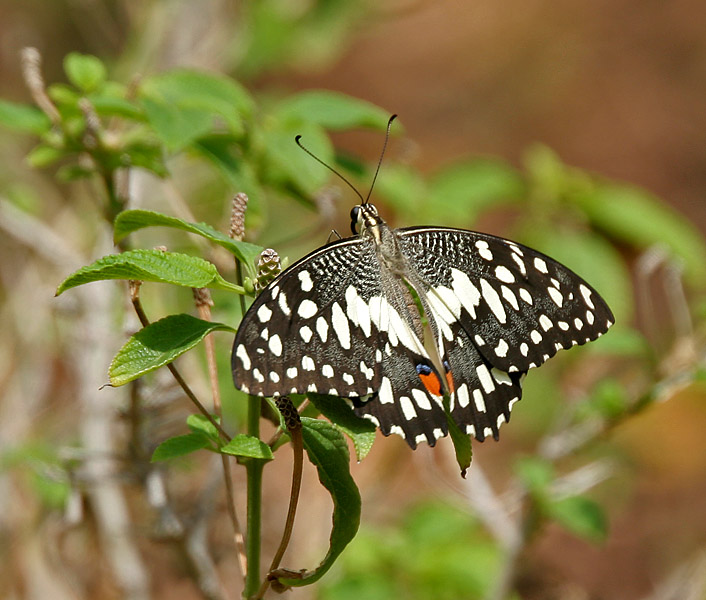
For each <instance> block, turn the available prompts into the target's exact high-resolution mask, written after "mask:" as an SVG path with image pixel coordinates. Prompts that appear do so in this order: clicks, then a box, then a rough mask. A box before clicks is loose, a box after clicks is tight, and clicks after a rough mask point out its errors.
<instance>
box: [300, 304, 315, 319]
mask: <svg viewBox="0 0 706 600" xmlns="http://www.w3.org/2000/svg"><path fill="white" fill-rule="evenodd" d="M318 310H319V308H318V306H316V304H315V303H314V302H312V301H311V300H302V301H301V304H300V305H299V308H298V309H297V314H298V315H299V316H300V317H301V318H302V319H310V318H311V317H313V316H314V315H315V314H316V313H317V311H318Z"/></svg>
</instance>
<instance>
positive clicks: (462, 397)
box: [456, 383, 471, 408]
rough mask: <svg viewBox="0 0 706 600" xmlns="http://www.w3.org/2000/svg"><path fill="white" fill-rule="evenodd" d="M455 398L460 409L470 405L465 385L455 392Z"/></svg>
mask: <svg viewBox="0 0 706 600" xmlns="http://www.w3.org/2000/svg"><path fill="white" fill-rule="evenodd" d="M456 398H457V400H458V405H459V406H460V407H461V408H466V407H467V406H468V405H469V404H470V403H471V399H470V398H469V397H468V386H467V385H466V384H465V383H464V384H463V385H462V386H461V387H460V388H458V389H457V390H456Z"/></svg>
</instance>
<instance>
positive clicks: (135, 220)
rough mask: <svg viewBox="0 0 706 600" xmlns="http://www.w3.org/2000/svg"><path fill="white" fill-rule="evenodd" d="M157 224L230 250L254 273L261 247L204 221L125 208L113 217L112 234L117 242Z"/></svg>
mask: <svg viewBox="0 0 706 600" xmlns="http://www.w3.org/2000/svg"><path fill="white" fill-rule="evenodd" d="M157 226H161V227H172V228H174V229H181V230H182V231H188V232H189V233H195V234H196V235H200V236H201V237H204V238H206V239H207V240H209V241H211V242H214V243H215V244H218V245H219V246H222V247H223V248H225V249H226V250H229V251H230V252H232V253H233V254H234V255H235V257H236V258H237V259H238V260H239V261H240V262H241V263H243V265H245V267H246V268H247V269H248V273H249V275H250V276H251V277H254V276H255V275H256V270H255V262H256V261H257V258H258V256H260V253H261V252H262V250H263V249H262V247H261V246H257V245H255V244H250V243H249V242H240V241H237V240H233V239H231V238H229V237H228V236H227V235H225V234H223V233H221V232H220V231H218V230H217V229H214V228H213V227H211V226H210V225H207V224H206V223H188V222H187V221H182V220H181V219H178V218H176V217H170V216H167V215H163V214H161V213H157V212H152V211H149V210H126V211H123V212H121V213H120V214H119V215H118V216H117V218H116V219H115V224H114V233H113V235H114V237H115V241H116V242H118V241H120V240H122V239H123V238H124V237H125V236H127V235H128V234H130V233H132V232H133V231H137V230H138V229H142V228H144V227H157Z"/></svg>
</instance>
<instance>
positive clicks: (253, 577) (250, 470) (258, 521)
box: [243, 396, 265, 598]
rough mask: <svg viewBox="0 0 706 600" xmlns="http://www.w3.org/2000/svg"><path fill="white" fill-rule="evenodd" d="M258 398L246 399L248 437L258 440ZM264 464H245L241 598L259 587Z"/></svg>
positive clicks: (256, 461) (255, 460)
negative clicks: (243, 561)
mask: <svg viewBox="0 0 706 600" xmlns="http://www.w3.org/2000/svg"><path fill="white" fill-rule="evenodd" d="M260 401H261V400H260V398H259V397H257V396H249V397H248V435H251V436H253V437H256V438H258V439H259V438H260ZM264 466H265V463H264V462H263V461H261V460H257V459H254V458H251V459H249V460H248V461H247V463H246V464H245V470H246V474H247V481H248V491H247V500H248V516H247V537H246V539H245V555H246V560H247V574H246V576H245V589H244V590H243V598H251V597H252V596H253V595H254V594H256V593H257V590H258V587H259V586H260V537H261V534H262V515H261V511H262V470H263V467H264Z"/></svg>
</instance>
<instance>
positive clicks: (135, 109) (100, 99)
mask: <svg viewBox="0 0 706 600" xmlns="http://www.w3.org/2000/svg"><path fill="white" fill-rule="evenodd" d="M88 99H89V100H90V101H91V105H92V106H93V108H94V109H95V110H96V113H97V114H98V115H100V116H101V117H125V118H128V119H132V120H133V121H144V120H145V115H144V113H143V112H142V110H141V109H140V107H139V106H137V105H136V104H134V103H133V102H130V100H126V99H125V98H116V97H115V96H106V95H103V94H100V95H99V94H91V95H90V96H89V97H88Z"/></svg>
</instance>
